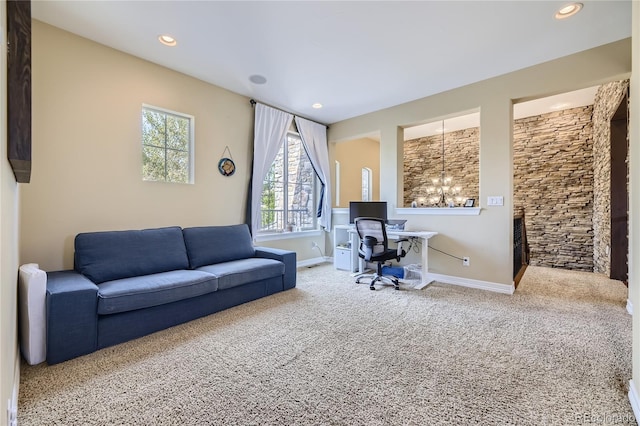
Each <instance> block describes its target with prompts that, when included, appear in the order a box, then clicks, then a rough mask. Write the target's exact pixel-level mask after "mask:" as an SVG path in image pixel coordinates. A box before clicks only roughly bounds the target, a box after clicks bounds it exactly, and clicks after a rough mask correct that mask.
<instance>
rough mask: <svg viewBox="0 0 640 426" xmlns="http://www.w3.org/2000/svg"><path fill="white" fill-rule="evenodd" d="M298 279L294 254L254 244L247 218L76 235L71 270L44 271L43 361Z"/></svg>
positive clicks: (208, 311)
mask: <svg viewBox="0 0 640 426" xmlns="http://www.w3.org/2000/svg"><path fill="white" fill-rule="evenodd" d="M295 285H296V253H295V252H291V251H286V250H278V249H272V248H266V247H254V246H253V243H252V240H251V235H250V234H249V228H248V227H247V226H246V225H230V226H208V227H194V228H184V229H182V228H180V227H168V228H158V229H145V230H132V231H110V232H92V233H83V234H78V235H77V236H76V239H75V255H74V269H73V270H66V271H57V272H49V273H47V285H46V289H47V290H46V316H47V319H46V322H47V324H46V327H47V342H46V360H47V362H48V363H49V364H56V363H59V362H62V361H66V360H68V359H71V358H75V357H78V356H80V355H85V354H88V353H91V352H94V351H96V350H98V349H102V348H105V347H107V346H112V345H115V344H117V343H121V342H125V341H127V340H131V339H134V338H137V337H140V336H144V335H146V334H149V333H153V332H155V331H158V330H162V329H164V328H167V327H171V326H174V325H177V324H181V323H184V322H187V321H190V320H192V319H195V318H199V317H202V316H205V315H209V314H211V313H214V312H217V311H220V310H223V309H227V308H229V307H232V306H236V305H239V304H241V303H245V302H248V301H251V300H255V299H258V298H261V297H265V296H268V295H270V294H274V293H277V292H280V291H284V290H288V289H291V288H293V287H295Z"/></svg>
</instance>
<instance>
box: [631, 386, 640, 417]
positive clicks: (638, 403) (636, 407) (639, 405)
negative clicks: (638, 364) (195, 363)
mask: <svg viewBox="0 0 640 426" xmlns="http://www.w3.org/2000/svg"><path fill="white" fill-rule="evenodd" d="M629 402H630V403H631V408H632V409H633V415H634V416H635V417H636V421H638V419H640V399H638V391H637V390H636V385H635V384H634V383H633V380H629Z"/></svg>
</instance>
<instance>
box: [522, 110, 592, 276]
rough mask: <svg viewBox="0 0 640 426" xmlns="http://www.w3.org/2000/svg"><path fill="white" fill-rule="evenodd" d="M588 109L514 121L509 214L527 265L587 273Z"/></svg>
mask: <svg viewBox="0 0 640 426" xmlns="http://www.w3.org/2000/svg"><path fill="white" fill-rule="evenodd" d="M591 116H592V107H591V106H587V107H580V108H572V109H567V110H563V111H557V112H552V113H548V114H543V115H538V116H533V117H527V118H522V119H519V120H515V121H514V126H513V131H514V136H513V143H514V149H513V161H514V164H513V169H514V180H513V185H514V188H513V197H514V209H519V208H524V211H525V226H526V228H527V238H528V241H529V246H530V249H531V262H530V264H531V265H535V266H547V267H557V268H564V269H573V270H582V271H592V270H593V224H592V215H593V140H592V124H591Z"/></svg>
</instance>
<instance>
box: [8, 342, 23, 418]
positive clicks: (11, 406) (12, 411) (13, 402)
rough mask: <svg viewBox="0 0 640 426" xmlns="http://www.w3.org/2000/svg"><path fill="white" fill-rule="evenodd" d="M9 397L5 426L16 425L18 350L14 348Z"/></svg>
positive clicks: (18, 380)
mask: <svg viewBox="0 0 640 426" xmlns="http://www.w3.org/2000/svg"><path fill="white" fill-rule="evenodd" d="M13 368H14V370H13V371H14V376H13V386H12V390H11V399H9V400H7V426H17V425H18V388H19V386H20V350H19V349H17V350H16V356H15V361H14V367H13Z"/></svg>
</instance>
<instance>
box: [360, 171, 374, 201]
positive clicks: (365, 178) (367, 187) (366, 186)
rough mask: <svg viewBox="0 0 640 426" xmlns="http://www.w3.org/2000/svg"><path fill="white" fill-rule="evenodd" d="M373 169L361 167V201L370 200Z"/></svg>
mask: <svg viewBox="0 0 640 426" xmlns="http://www.w3.org/2000/svg"><path fill="white" fill-rule="evenodd" d="M372 175H373V171H371V169H370V168H368V167H363V168H362V201H372V197H373V188H372V187H373V177H372Z"/></svg>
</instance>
